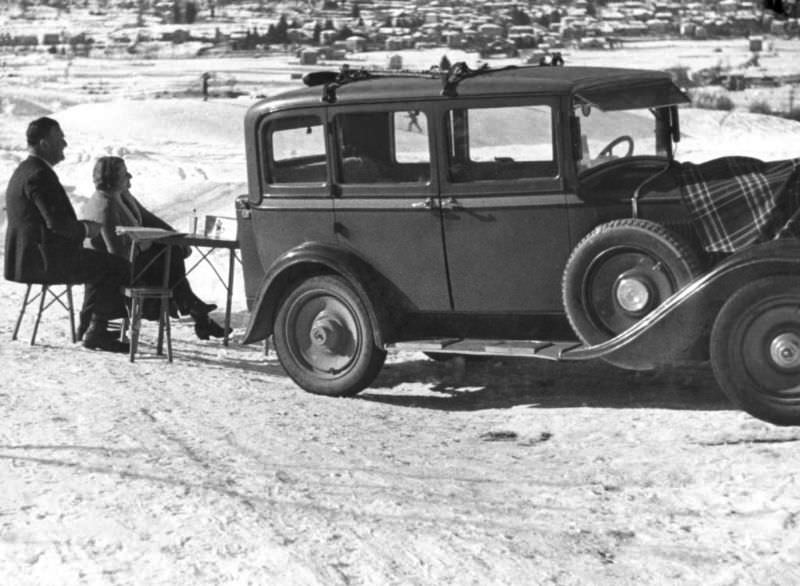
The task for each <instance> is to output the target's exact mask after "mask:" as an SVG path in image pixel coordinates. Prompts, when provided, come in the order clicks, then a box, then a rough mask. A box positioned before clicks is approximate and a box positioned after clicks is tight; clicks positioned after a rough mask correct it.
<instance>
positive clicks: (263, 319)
mask: <svg viewBox="0 0 800 586" xmlns="http://www.w3.org/2000/svg"><path fill="white" fill-rule="evenodd" d="M318 274H338V275H341V276H342V277H344V278H345V279H346V280H347V281H348V283H350V285H352V286H353V288H354V289H355V291H356V292H358V294H359V295H360V296H361V297H362V299H364V301H365V302H366V305H367V311H368V312H369V317H370V320H371V322H372V326H373V330H374V331H375V338H376V342H377V343H378V344H379V345H381V346H382V345H383V344H384V343H385V342H386V341H387V340H389V339H390V338H391V336H392V332H393V331H394V326H395V324H396V320H397V319H398V318H399V316H401V315H402V314H403V311H402V309H403V308H404V307H405V305H406V303H407V301H406V300H405V299H404V298H403V297H402V295H400V293H399V292H398V291H397V290H396V289H395V288H394V287H393V286H392V285H391V284H390V283H389V281H388V280H387V279H386V278H385V277H383V276H382V275H381V274H380V273H378V271H376V270H375V269H374V268H373V267H371V266H370V265H369V264H368V263H367V262H366V261H364V260H363V259H362V258H360V257H359V256H358V255H356V254H355V253H354V252H352V251H350V250H347V249H345V248H341V247H338V246H335V245H331V244H323V243H320V242H305V243H303V244H301V245H300V246H297V247H295V248H293V249H291V250H289V251H287V252H286V253H284V254H283V255H281V256H280V257H278V259H277V260H276V261H275V262H274V263H273V264H272V266H271V267H270V268H269V270H267V272H266V274H265V275H264V279H263V281H262V283H261V286H260V287H259V290H258V294H257V296H256V298H255V302H254V303H253V308H252V311H251V313H250V321H249V323H248V325H247V330H246V331H245V334H244V338H243V339H242V343H244V344H250V343H253V342H258V341H259V340H263V339H264V338H266V337H267V336H269V335H270V334H271V333H272V326H273V323H274V320H275V314H276V312H277V310H278V304H279V303H280V302H281V300H282V299H283V296H284V295H285V294H286V292H287V291H288V289H289V288H290V287H291V286H292V284H293V283H295V282H297V281H298V280H302V279H304V278H307V277H310V276H312V275H318ZM390 309H391V310H390ZM398 309H399V310H400V311H398Z"/></svg>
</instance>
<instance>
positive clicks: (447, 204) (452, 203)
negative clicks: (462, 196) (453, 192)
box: [442, 197, 462, 210]
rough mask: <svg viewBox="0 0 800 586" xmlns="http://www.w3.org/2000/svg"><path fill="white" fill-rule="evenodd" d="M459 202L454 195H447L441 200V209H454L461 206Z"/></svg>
mask: <svg viewBox="0 0 800 586" xmlns="http://www.w3.org/2000/svg"><path fill="white" fill-rule="evenodd" d="M461 207H462V206H461V204H460V203H458V200H457V199H456V198H454V197H448V198H447V199H446V200H444V201H443V202H442V209H445V210H456V209H459V208H461Z"/></svg>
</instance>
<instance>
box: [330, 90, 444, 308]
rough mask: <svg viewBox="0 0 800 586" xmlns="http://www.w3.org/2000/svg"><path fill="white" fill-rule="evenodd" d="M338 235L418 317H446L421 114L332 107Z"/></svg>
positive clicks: (425, 118)
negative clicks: (428, 314) (425, 313)
mask: <svg viewBox="0 0 800 586" xmlns="http://www.w3.org/2000/svg"><path fill="white" fill-rule="evenodd" d="M329 115H330V128H331V136H332V142H333V143H334V145H333V149H334V160H336V161H338V165H337V168H336V169H334V170H333V171H334V188H335V195H336V197H335V199H334V217H335V231H336V233H337V237H338V240H339V242H340V244H341V245H343V246H346V247H348V248H350V249H352V250H354V251H355V252H356V253H357V254H358V255H359V256H361V257H362V258H363V259H365V260H366V261H367V262H368V263H369V264H370V265H371V266H372V267H374V268H375V269H376V270H377V271H379V272H380V273H381V274H382V275H383V276H384V277H386V278H387V279H388V280H389V281H391V283H393V284H394V286H395V287H396V288H397V289H398V290H399V291H400V292H401V293H402V294H403V295H404V296H405V297H406V298H407V299H408V300H409V301H410V302H411V303H412V304H413V305H414V306H415V307H416V309H418V310H419V311H449V310H450V298H449V292H448V288H447V272H446V267H445V262H444V249H443V244H442V229H441V216H440V210H439V204H438V183H437V180H436V177H435V176H434V174H433V172H432V170H431V155H430V153H431V152H432V151H433V137H432V136H431V133H430V132H429V129H430V124H429V119H430V117H429V113H428V112H427V111H426V110H425V109H424V108H423V107H421V106H411V107H403V108H398V107H396V106H388V105H377V106H376V105H363V106H349V105H348V106H333V107H331V108H330V110H329Z"/></svg>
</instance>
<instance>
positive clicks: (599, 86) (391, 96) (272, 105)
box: [251, 66, 689, 113]
mask: <svg viewBox="0 0 800 586" xmlns="http://www.w3.org/2000/svg"><path fill="white" fill-rule="evenodd" d="M469 71H470V72H471V73H472V75H470V76H467V77H465V78H462V79H460V80H459V81H458V82H457V84H456V85H455V91H454V94H455V95H457V96H458V97H461V98H473V97H488V96H511V95H549V96H552V95H560V96H572V97H574V98H577V99H578V100H580V101H583V102H585V103H588V104H591V105H594V106H596V107H598V108H600V109H603V110H620V109H628V108H636V107H657V106H666V105H672V104H678V103H683V102H687V101H689V99H688V98H687V97H686V95H685V94H683V92H681V91H680V89H679V88H678V87H677V86H675V84H674V82H673V81H672V78H671V77H670V75H669V74H668V73H666V72H663V71H655V70H649V69H628V68H616V67H573V66H566V67H550V66H511V67H504V68H500V69H478V70H469ZM476 72H477V73H476ZM328 73H330V75H331V76H333V75H335V72H328ZM362 73H363V71H362ZM321 74H322V75H325V72H321ZM364 77H367V78H366V79H358V80H355V81H348V82H346V83H342V84H320V85H315V86H311V87H302V88H300V89H296V90H289V91H287V92H284V93H281V94H277V95H275V96H272V97H270V98H267V99H265V100H263V101H261V102H259V103H257V104H256V105H254V106H253V107H252V108H251V109H252V110H255V111H258V112H261V113H263V112H265V111H273V110H279V109H284V108H297V107H313V106H319V105H325V103H326V102H325V100H324V99H323V96H324V95H326V94H325V92H326V88H327V87H328V86H330V85H333V86H334V87H333V91H334V96H335V97H334V99H333V101H335V103H337V104H358V103H371V104H374V103H380V102H403V101H415V100H429V99H434V98H439V99H452V97H443V96H442V93H443V92H442V90H443V87H444V85H443V81H442V76H440V75H439V74H437V73H430V74H426V73H418V74H410V73H402V72H399V73H392V72H380V73H378V72H371V71H370V72H366V75H365V76H364ZM451 96H453V94H451ZM333 101H330V100H329V101H328V102H329V103H333Z"/></svg>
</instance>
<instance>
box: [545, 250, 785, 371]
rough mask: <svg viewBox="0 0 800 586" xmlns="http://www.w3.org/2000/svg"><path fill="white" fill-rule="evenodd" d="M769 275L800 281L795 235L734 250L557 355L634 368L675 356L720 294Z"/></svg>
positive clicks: (698, 331) (709, 316) (703, 330)
mask: <svg viewBox="0 0 800 586" xmlns="http://www.w3.org/2000/svg"><path fill="white" fill-rule="evenodd" d="M769 275H793V276H797V277H798V283H799V284H800V240H772V241H769V242H765V243H763V244H758V245H755V246H752V247H749V248H747V249H745V250H743V251H741V252H738V253H735V254H733V255H731V256H729V257H728V258H726V259H725V260H723V261H722V262H720V263H719V264H717V265H716V266H714V267H713V268H712V269H711V270H710V271H708V272H706V273H704V274H703V275H701V276H699V277H697V278H696V279H694V280H693V281H692V282H690V283H689V284H688V285H686V286H685V287H683V288H682V289H680V290H679V291H677V292H675V293H674V294H673V295H672V296H670V297H669V298H668V299H666V300H665V301H664V303H662V304H661V305H659V306H658V307H657V308H656V309H654V310H653V311H652V312H651V313H649V314H648V315H647V316H645V317H644V318H642V319H641V320H640V321H639V322H637V323H636V324H634V325H633V326H631V327H630V328H628V329H627V330H625V331H624V332H621V333H620V334H618V335H617V336H615V337H614V338H611V339H610V340H607V341H605V342H602V343H600V344H595V345H592V346H581V347H578V348H575V349H574V350H568V351H566V352H564V354H563V355H562V356H561V358H562V359H563V360H588V359H592V358H603V359H604V360H607V361H608V362H611V363H613V364H616V365H617V366H621V367H623V368H630V369H634V370H646V369H649V368H654V367H656V366H658V365H661V364H666V363H669V362H674V361H675V360H680V359H681V358H684V357H686V354H687V353H688V352H690V351H691V349H692V348H693V347H695V346H696V344H697V342H698V340H702V339H704V336H705V335H707V334H708V332H709V330H710V329H711V326H712V325H713V323H714V319H715V318H716V316H717V313H718V312H719V310H720V308H721V307H722V305H723V303H724V302H725V300H727V299H728V298H729V297H730V296H731V295H732V294H733V293H734V292H735V291H736V290H737V289H738V288H739V287H740V286H741V285H743V284H745V283H750V282H752V281H754V280H757V279H759V278H762V277H766V276H769ZM707 351H708V349H707V348H704V349H703V352H704V353H707Z"/></svg>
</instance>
